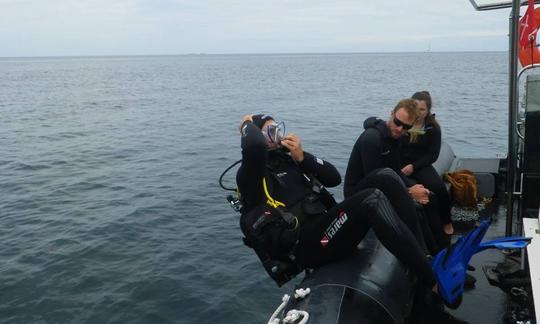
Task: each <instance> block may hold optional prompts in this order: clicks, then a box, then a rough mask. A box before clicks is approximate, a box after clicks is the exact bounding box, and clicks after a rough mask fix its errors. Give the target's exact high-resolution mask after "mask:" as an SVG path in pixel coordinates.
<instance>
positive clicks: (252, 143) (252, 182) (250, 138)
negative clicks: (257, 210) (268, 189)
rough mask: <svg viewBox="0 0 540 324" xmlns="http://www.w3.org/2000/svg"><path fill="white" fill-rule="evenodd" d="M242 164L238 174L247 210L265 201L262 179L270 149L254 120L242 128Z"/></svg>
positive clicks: (239, 188) (237, 179)
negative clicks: (268, 149)
mask: <svg viewBox="0 0 540 324" xmlns="http://www.w3.org/2000/svg"><path fill="white" fill-rule="evenodd" d="M241 133H242V138H241V146H242V165H241V166H240V168H239V169H238V173H237V174H236V184H237V185H238V190H239V191H240V196H241V198H242V203H243V205H244V208H245V211H249V210H250V209H251V208H253V207H255V206H257V205H258V204H260V203H263V202H264V192H263V188H262V179H263V177H264V175H265V173H266V164H267V160H268V151H267V149H266V142H265V140H264V136H263V135H262V133H261V130H260V129H259V128H258V127H257V126H255V124H253V123H252V122H249V121H248V122H245V123H244V125H242V129H241Z"/></svg>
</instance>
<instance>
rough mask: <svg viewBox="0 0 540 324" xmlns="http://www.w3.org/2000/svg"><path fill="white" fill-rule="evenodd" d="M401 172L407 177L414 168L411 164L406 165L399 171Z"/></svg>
mask: <svg viewBox="0 0 540 324" xmlns="http://www.w3.org/2000/svg"><path fill="white" fill-rule="evenodd" d="M401 172H402V173H403V174H404V175H406V176H407V177H408V176H410V175H411V174H413V172H414V167H413V165H412V164H407V165H406V166H404V167H403V169H401Z"/></svg>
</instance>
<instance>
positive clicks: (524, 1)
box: [469, 0, 540, 11]
mask: <svg viewBox="0 0 540 324" xmlns="http://www.w3.org/2000/svg"><path fill="white" fill-rule="evenodd" d="M469 1H470V2H471V4H472V6H473V7H474V9H475V10H477V11H486V10H495V9H504V8H510V7H512V6H513V1H510V2H508V1H499V2H494V3H488V4H485V5H478V4H477V3H476V1H475V0H469ZM527 3H528V1H527V0H522V1H521V4H520V5H521V6H524V5H526V4H527ZM534 3H540V0H535V1H534Z"/></svg>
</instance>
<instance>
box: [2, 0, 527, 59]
mask: <svg viewBox="0 0 540 324" xmlns="http://www.w3.org/2000/svg"><path fill="white" fill-rule="evenodd" d="M522 10H523V11H524V10H525V9H524V8H523V9H522ZM509 13H510V10H509V9H502V10H496V11H486V12H477V11H475V10H474V9H473V7H472V6H471V4H470V3H469V1H468V0H447V1H443V0H424V1H420V0H388V1H373V0H372V1H369V0H0V44H1V45H0V57H6V56H63V55H123V54H126V55H131V54H187V53H209V54H214V53H305V52H402V51H425V50H427V49H428V48H431V50H432V51H503V50H506V49H507V47H508V40H507V34H508V15H509Z"/></svg>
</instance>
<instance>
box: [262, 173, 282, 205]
mask: <svg viewBox="0 0 540 324" xmlns="http://www.w3.org/2000/svg"><path fill="white" fill-rule="evenodd" d="M263 189H264V194H265V195H266V198H268V200H267V201H266V203H267V204H268V205H270V206H272V207H274V208H278V207H279V206H281V207H285V204H284V203H282V202H281V201H277V200H275V199H274V198H272V197H271V196H270V194H269V193H268V187H267V186H266V178H263Z"/></svg>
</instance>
